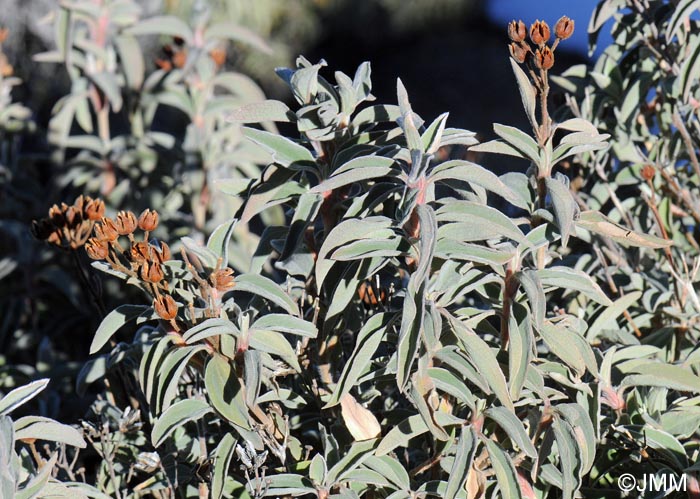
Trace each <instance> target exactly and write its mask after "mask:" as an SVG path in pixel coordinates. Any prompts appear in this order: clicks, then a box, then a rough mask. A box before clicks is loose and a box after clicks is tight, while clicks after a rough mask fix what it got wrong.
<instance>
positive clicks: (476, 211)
mask: <svg viewBox="0 0 700 499" xmlns="http://www.w3.org/2000/svg"><path fill="white" fill-rule="evenodd" d="M435 216H436V218H437V221H438V222H456V223H457V224H458V225H456V226H455V227H454V228H453V229H449V228H448V225H446V224H444V225H442V226H441V227H440V229H438V235H439V236H445V237H450V238H451V239H456V240H458V241H480V240H485V239H491V238H494V237H498V236H504V237H507V238H509V239H512V240H514V241H517V242H522V243H527V240H526V239H525V235H524V234H523V233H522V231H521V230H520V229H519V228H518V226H517V225H515V223H514V222H513V221H512V220H511V219H510V218H509V217H507V216H506V215H504V214H503V213H501V212H500V211H498V210H497V209H495V208H491V207H490V206H487V205H483V204H480V203H475V202H473V201H451V202H448V203H446V204H444V205H443V206H441V207H440V208H439V209H438V210H437V212H436V213H435ZM455 231H457V233H455ZM460 234H461V236H460ZM453 236H454V237H453Z"/></svg>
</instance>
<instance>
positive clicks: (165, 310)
mask: <svg viewBox="0 0 700 499" xmlns="http://www.w3.org/2000/svg"><path fill="white" fill-rule="evenodd" d="M153 308H154V309H155V311H156V313H157V314H158V316H159V317H160V318H161V319H163V320H166V321H169V320H172V319H174V318H175V317H176V316H177V303H176V302H175V300H173V297H172V296H170V295H158V296H156V298H155V300H153Z"/></svg>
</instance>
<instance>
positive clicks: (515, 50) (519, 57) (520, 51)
mask: <svg viewBox="0 0 700 499" xmlns="http://www.w3.org/2000/svg"><path fill="white" fill-rule="evenodd" d="M508 48H509V49H510V55H511V57H512V58H513V59H515V60H516V61H517V62H518V63H520V64H522V63H523V62H525V59H526V58H527V49H525V47H523V46H522V45H520V44H519V43H515V42H513V43H511V44H510V45H509V46H508Z"/></svg>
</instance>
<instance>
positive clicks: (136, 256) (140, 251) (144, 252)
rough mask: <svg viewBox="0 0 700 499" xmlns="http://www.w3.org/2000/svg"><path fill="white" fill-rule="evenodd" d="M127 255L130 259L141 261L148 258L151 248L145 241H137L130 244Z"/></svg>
mask: <svg viewBox="0 0 700 499" xmlns="http://www.w3.org/2000/svg"><path fill="white" fill-rule="evenodd" d="M129 255H130V256H131V260H132V261H134V262H138V263H141V262H144V261H146V260H148V259H149V258H150V255H151V248H150V246H149V244H148V243H147V242H146V241H139V242H137V243H135V244H132V245H131V250H130V251H129Z"/></svg>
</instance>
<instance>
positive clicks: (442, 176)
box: [428, 160, 527, 209]
mask: <svg viewBox="0 0 700 499" xmlns="http://www.w3.org/2000/svg"><path fill="white" fill-rule="evenodd" d="M428 181H429V182H445V183H447V184H454V182H455V181H462V182H467V183H469V184H474V185H476V186H478V187H481V188H482V189H486V190H487V191H490V192H493V193H494V194H497V195H499V196H501V197H502V198H503V199H505V200H506V201H508V202H509V203H511V204H512V205H513V206H517V207H519V208H524V209H527V202H526V201H524V200H523V199H522V197H521V196H519V195H517V194H516V193H515V192H514V191H513V190H512V189H511V188H510V187H508V186H507V185H506V184H505V183H503V181H502V180H501V179H500V178H498V176H497V175H495V174H494V173H493V172H490V171H488V170H487V169H485V168H484V167H483V166H480V165H477V164H476V163H471V162H469V161H463V160H451V161H445V162H444V163H441V164H440V165H438V166H436V167H435V168H433V169H432V171H431V172H430V175H429V177H428Z"/></svg>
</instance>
